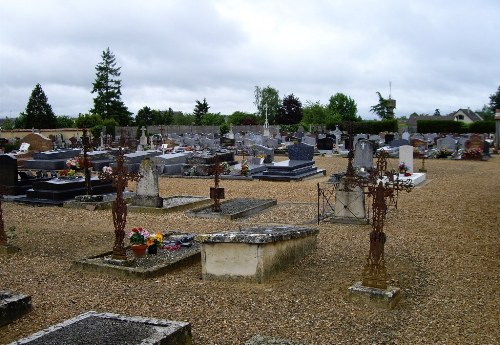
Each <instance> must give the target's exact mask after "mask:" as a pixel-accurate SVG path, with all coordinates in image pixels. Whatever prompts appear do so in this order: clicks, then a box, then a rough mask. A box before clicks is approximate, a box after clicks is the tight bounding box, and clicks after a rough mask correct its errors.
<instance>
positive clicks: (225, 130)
mask: <svg viewBox="0 0 500 345" xmlns="http://www.w3.org/2000/svg"><path fill="white" fill-rule="evenodd" d="M219 130H220V135H221V136H222V135H224V134H226V133H229V125H228V124H227V123H223V124H222V125H220V127H219Z"/></svg>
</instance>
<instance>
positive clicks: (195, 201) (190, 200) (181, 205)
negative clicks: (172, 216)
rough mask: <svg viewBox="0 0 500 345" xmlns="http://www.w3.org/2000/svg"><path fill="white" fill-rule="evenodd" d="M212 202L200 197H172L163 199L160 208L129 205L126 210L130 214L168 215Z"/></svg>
mask: <svg viewBox="0 0 500 345" xmlns="http://www.w3.org/2000/svg"><path fill="white" fill-rule="evenodd" d="M212 202H213V201H212V200H211V199H210V198H207V197H202V196H172V197H168V198H163V206H162V207H144V206H135V205H129V206H128V210H129V211H131V212H143V213H170V212H178V211H184V210H189V209H192V208H195V207H201V206H206V205H209V204H211V203H212Z"/></svg>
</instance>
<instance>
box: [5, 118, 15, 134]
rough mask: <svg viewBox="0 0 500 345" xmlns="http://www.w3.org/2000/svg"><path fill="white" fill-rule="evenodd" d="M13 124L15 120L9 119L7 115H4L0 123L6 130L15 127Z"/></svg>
mask: <svg viewBox="0 0 500 345" xmlns="http://www.w3.org/2000/svg"><path fill="white" fill-rule="evenodd" d="M15 126H16V121H15V120H13V119H9V118H8V117H6V118H5V120H4V121H3V123H2V129H3V130H7V131H10V130H11V129H14V128H16V127H15Z"/></svg>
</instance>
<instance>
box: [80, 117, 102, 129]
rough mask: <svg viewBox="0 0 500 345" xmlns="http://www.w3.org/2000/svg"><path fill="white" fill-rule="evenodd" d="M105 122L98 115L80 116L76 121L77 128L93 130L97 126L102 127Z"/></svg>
mask: <svg viewBox="0 0 500 345" xmlns="http://www.w3.org/2000/svg"><path fill="white" fill-rule="evenodd" d="M102 124H103V120H102V118H101V116H100V115H98V114H78V117H77V118H76V120H75V125H76V127H77V128H92V127H95V126H102Z"/></svg>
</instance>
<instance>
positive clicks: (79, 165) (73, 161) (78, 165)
mask: <svg viewBox="0 0 500 345" xmlns="http://www.w3.org/2000/svg"><path fill="white" fill-rule="evenodd" d="M87 163H88V167H89V168H90V167H91V166H92V162H91V161H90V158H88V157H87ZM66 166H67V167H68V168H70V169H72V170H76V171H78V170H80V169H83V167H84V166H85V164H84V159H83V157H73V158H69V159H68V160H67V161H66Z"/></svg>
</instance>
